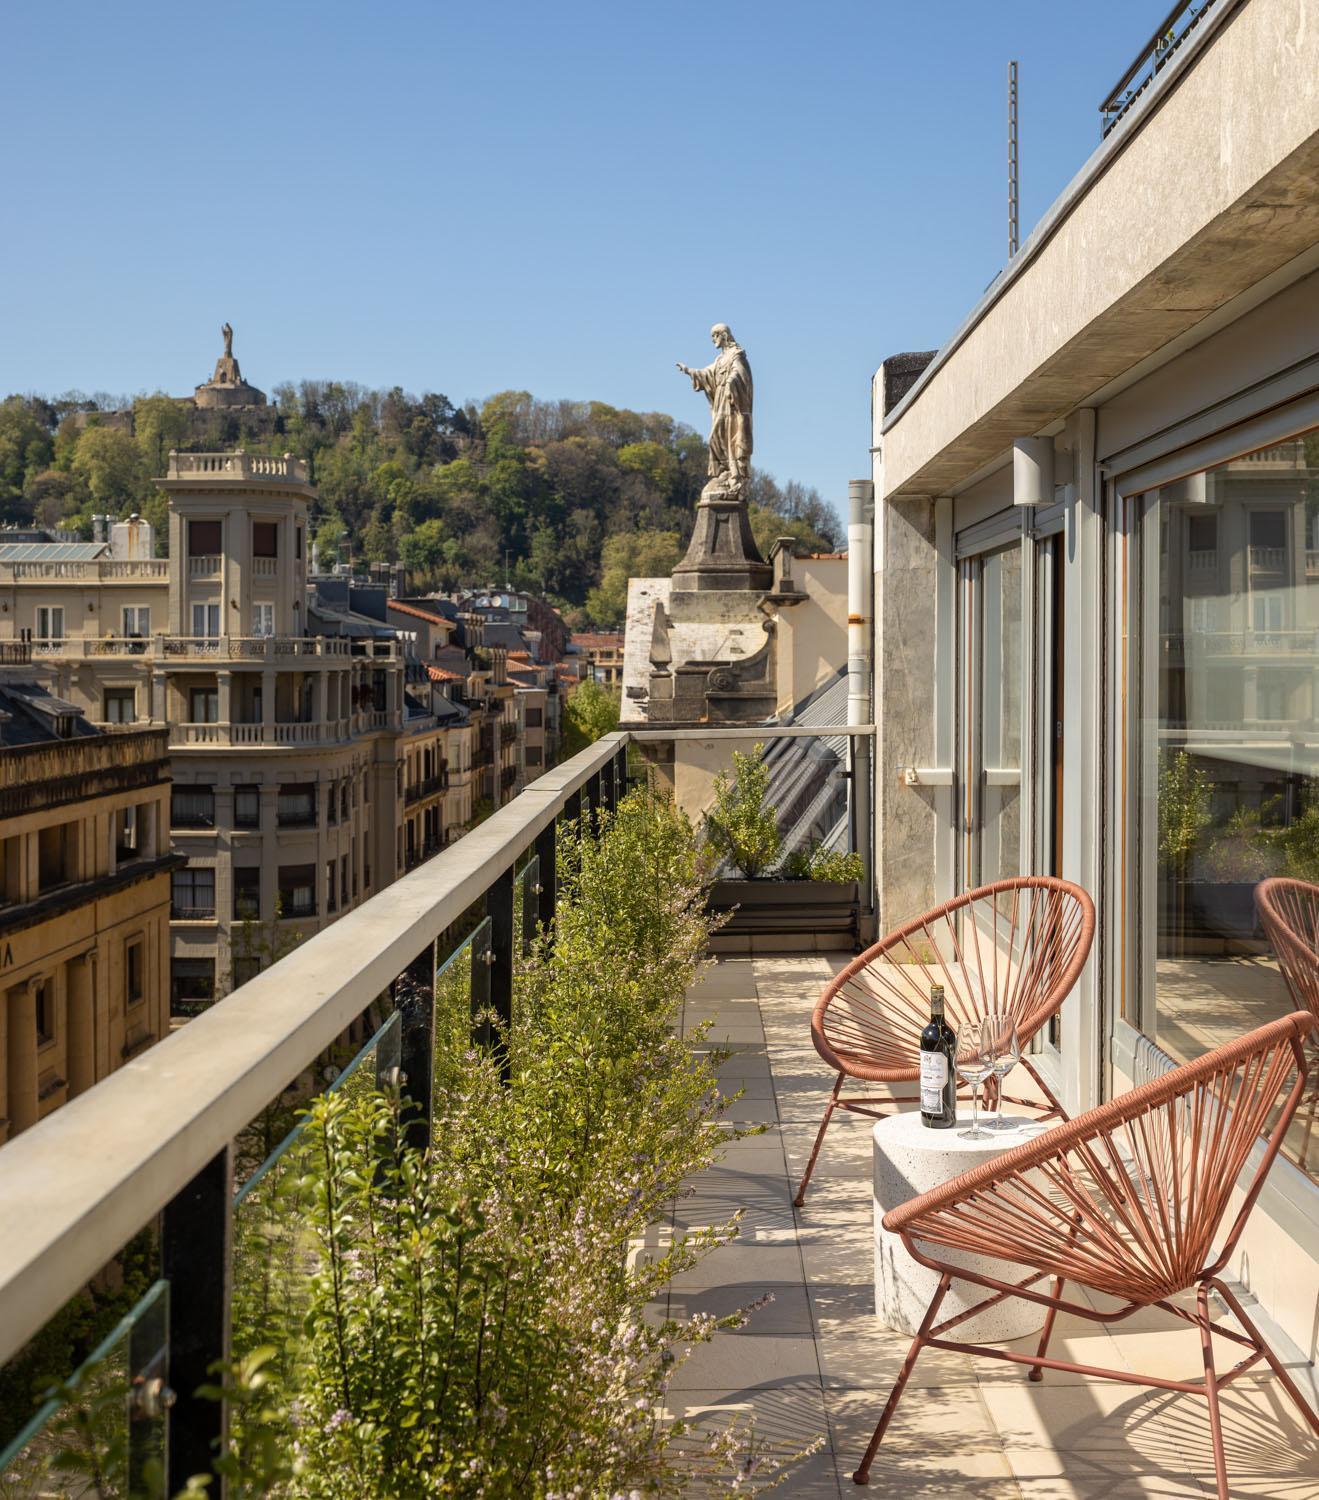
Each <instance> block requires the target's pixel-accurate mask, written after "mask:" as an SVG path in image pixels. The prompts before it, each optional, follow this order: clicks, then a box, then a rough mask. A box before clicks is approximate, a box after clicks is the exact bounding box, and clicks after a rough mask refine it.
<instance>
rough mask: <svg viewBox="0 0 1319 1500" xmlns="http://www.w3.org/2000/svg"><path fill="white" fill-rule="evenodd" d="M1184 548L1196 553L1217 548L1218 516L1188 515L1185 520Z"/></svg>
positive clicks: (1193, 553)
mask: <svg viewBox="0 0 1319 1500" xmlns="http://www.w3.org/2000/svg"><path fill="white" fill-rule="evenodd" d="M1186 550H1187V551H1188V552H1190V553H1191V554H1192V557H1193V558H1194V557H1195V556H1196V555H1199V554H1203V553H1206V552H1216V551H1217V550H1218V517H1217V516H1189V517H1188V518H1187V521H1186Z"/></svg>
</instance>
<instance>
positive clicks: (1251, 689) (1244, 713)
mask: <svg viewBox="0 0 1319 1500" xmlns="http://www.w3.org/2000/svg"><path fill="white" fill-rule="evenodd" d="M1241 717H1242V719H1243V720H1244V721H1245V722H1246V723H1247V724H1250V723H1253V722H1254V721H1255V720H1256V719H1258V718H1259V668H1258V667H1243V668H1242V669H1241Z"/></svg>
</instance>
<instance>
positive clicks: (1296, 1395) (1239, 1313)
mask: <svg viewBox="0 0 1319 1500" xmlns="http://www.w3.org/2000/svg"><path fill="white" fill-rule="evenodd" d="M1206 1285H1208V1286H1212V1287H1213V1288H1214V1290H1215V1291H1216V1292H1217V1293H1218V1295H1219V1296H1220V1297H1222V1299H1223V1301H1224V1302H1226V1303H1227V1305H1228V1307H1229V1308H1231V1310H1232V1315H1233V1316H1234V1317H1235V1318H1236V1320H1237V1322H1238V1323H1240V1324H1241V1326H1242V1327H1243V1328H1244V1329H1245V1330H1246V1332H1247V1334H1248V1335H1249V1336H1250V1337H1251V1338H1252V1339H1254V1341H1255V1347H1256V1348H1257V1349H1258V1350H1259V1351H1260V1353H1261V1354H1262V1355H1263V1356H1264V1358H1265V1359H1266V1360H1268V1362H1269V1367H1270V1368H1271V1369H1272V1371H1273V1373H1274V1374H1275V1375H1276V1376H1277V1377H1278V1379H1279V1380H1280V1381H1281V1382H1282V1387H1283V1389H1284V1390H1285V1391H1286V1392H1287V1394H1288V1395H1289V1396H1290V1397H1291V1398H1292V1400H1293V1401H1294V1402H1295V1403H1296V1409H1297V1410H1298V1411H1299V1412H1300V1414H1301V1415H1302V1416H1303V1417H1304V1418H1305V1420H1306V1421H1307V1422H1308V1423H1309V1424H1310V1431H1311V1432H1313V1433H1315V1435H1316V1436H1319V1416H1316V1415H1315V1412H1314V1408H1313V1407H1312V1406H1311V1405H1310V1403H1309V1402H1308V1401H1307V1400H1306V1399H1305V1397H1304V1396H1302V1395H1301V1392H1300V1387H1299V1386H1297V1384H1296V1382H1295V1381H1294V1380H1293V1379H1292V1378H1291V1376H1290V1375H1289V1374H1288V1373H1287V1367H1286V1365H1284V1364H1283V1362H1282V1361H1281V1360H1280V1359H1279V1358H1278V1356H1277V1355H1276V1354H1275V1353H1274V1352H1273V1350H1272V1349H1270V1348H1269V1346H1268V1344H1267V1343H1265V1341H1264V1336H1263V1334H1261V1333H1260V1331H1259V1329H1258V1328H1256V1327H1255V1325H1254V1324H1253V1323H1252V1322H1251V1321H1250V1319H1249V1318H1248V1317H1247V1316H1246V1314H1245V1312H1244V1311H1243V1310H1242V1307H1241V1304H1240V1302H1238V1301H1237V1299H1236V1297H1235V1296H1233V1294H1232V1292H1231V1290H1230V1289H1229V1288H1228V1287H1226V1286H1224V1285H1223V1283H1222V1282H1221V1281H1219V1279H1218V1278H1217V1277H1216V1276H1215V1277H1213V1278H1211V1279H1210V1280H1209V1281H1208V1282H1207V1283H1206Z"/></svg>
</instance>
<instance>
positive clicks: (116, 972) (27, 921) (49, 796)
mask: <svg viewBox="0 0 1319 1500" xmlns="http://www.w3.org/2000/svg"><path fill="white" fill-rule="evenodd" d="M53 702H54V700H51V699H49V698H48V697H47V696H46V695H44V694H42V693H41V692H40V691H39V690H37V688H36V686H35V684H30V685H28V686H26V687H24V688H23V689H22V690H19V689H13V690H11V689H9V688H8V687H0V879H2V881H3V885H2V887H0V989H2V990H3V994H2V995H0V1142H3V1141H5V1140H8V1139H11V1138H12V1137H13V1136H15V1135H17V1134H18V1132H19V1131H22V1130H26V1129H27V1128H28V1127H29V1126H31V1125H34V1124H35V1123H36V1122H37V1120H39V1119H41V1118H43V1117H44V1116H45V1115H47V1114H49V1113H50V1112H51V1111H52V1110H53V1109H57V1108H58V1107H59V1106H60V1105H61V1104H64V1103H66V1102H67V1101H68V1100H70V1099H72V1098H74V1097H76V1096H77V1095H78V1094H81V1093H83V1092H84V1091H85V1090H87V1089H89V1088H91V1086H92V1085H93V1084H94V1083H96V1082H98V1081H99V1080H100V1079H102V1078H104V1077H106V1076H107V1075H108V1074H109V1073H112V1072H113V1071H114V1070H115V1069H116V1068H119V1067H122V1066H123V1064H124V1063H126V1062H128V1061H129V1060H130V1059H132V1058H134V1057H136V1056H137V1055H138V1054H139V1053H141V1052H142V1051H143V1050H145V1049H146V1048H147V1047H150V1046H151V1045H152V1043H154V1042H157V1041H159V1040H160V1039H161V1038H162V1037H163V1036H165V1035H166V1033H167V1032H168V1030H169V964H170V875H171V870H172V868H173V867H174V865H175V864H176V863H177V861H176V859H175V858H174V857H173V856H171V854H170V847H169V795H170V761H169V753H168V747H167V743H166V735H165V732H164V730H161V729H138V730H134V729H123V730H116V731H105V732H101V733H97V732H95V731H93V730H91V729H90V728H89V727H88V726H87V725H85V724H84V723H83V722H82V721H81V719H80V718H78V723H77V725H76V729H77V731H78V732H74V728H75V726H74V725H73V724H72V723H71V722H70V721H72V720H73V719H74V718H77V717H78V716H75V715H72V714H69V715H67V716H65V722H64V723H63V724H61V725H58V726H57V725H54V724H51V725H50V726H49V727H47V728H45V729H43V728H42V727H41V725H40V722H39V719H38V718H37V715H38V714H42V713H44V711H45V709H46V708H47V707H48V706H50V705H51V704H52V703H53ZM34 704H35V705H36V710H37V711H36V713H34V712H33V711H32V706H33V705H34ZM58 706H59V707H61V708H70V707H71V705H58ZM25 719H26V720H27V721H28V723H27V729H28V732H27V733H25V734H23V735H22V737H21V738H20V737H18V736H17V735H15V734H14V733H13V732H12V731H13V729H14V727H15V725H16V723H21V721H23V720H25Z"/></svg>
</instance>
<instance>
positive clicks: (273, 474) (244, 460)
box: [166, 449, 307, 484]
mask: <svg viewBox="0 0 1319 1500" xmlns="http://www.w3.org/2000/svg"><path fill="white" fill-rule="evenodd" d="M166 478H167V479H214V480H221V481H223V480H235V479H237V480H252V479H291V480H294V481H296V482H297V483H299V484H306V483H307V465H306V464H305V463H304V462H303V461H302V459H300V458H294V457H293V455H292V454H291V453H285V454H282V455H280V456H278V457H268V456H267V455H265V454H260V453H244V452H243V451H242V450H241V449H240V450H239V451H237V452H235V453H178V452H176V451H174V450H173V449H171V450H170V455H169V472H168V473H167V475H166Z"/></svg>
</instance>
